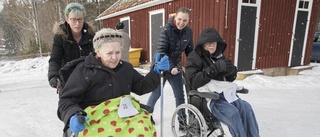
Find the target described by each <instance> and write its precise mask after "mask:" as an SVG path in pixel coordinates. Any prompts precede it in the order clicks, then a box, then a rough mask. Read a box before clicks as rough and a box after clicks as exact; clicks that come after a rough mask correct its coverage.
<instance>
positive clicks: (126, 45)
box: [116, 22, 131, 62]
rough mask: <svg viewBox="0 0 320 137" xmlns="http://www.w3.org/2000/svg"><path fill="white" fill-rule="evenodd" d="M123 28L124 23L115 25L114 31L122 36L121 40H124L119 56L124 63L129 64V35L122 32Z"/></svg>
mask: <svg viewBox="0 0 320 137" xmlns="http://www.w3.org/2000/svg"><path fill="white" fill-rule="evenodd" d="M123 28H124V23H123V22H119V23H118V24H117V25H116V30H117V31H119V32H121V33H122V36H123V39H124V44H123V48H122V51H121V54H122V55H121V59H122V60H124V61H127V62H129V50H130V47H131V44H130V37H129V34H128V33H126V32H125V31H124V29H123Z"/></svg>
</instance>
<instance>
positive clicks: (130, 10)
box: [95, 0, 173, 21]
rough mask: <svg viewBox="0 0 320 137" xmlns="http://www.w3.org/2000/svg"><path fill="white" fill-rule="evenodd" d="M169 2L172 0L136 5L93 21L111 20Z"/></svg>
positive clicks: (158, 0)
mask: <svg viewBox="0 0 320 137" xmlns="http://www.w3.org/2000/svg"><path fill="white" fill-rule="evenodd" d="M171 1H173V0H157V1H150V2H147V3H143V4H141V5H138V6H134V7H131V8H128V9H125V10H122V11H119V12H115V13H112V14H109V15H106V16H103V17H100V18H97V19H95V21H99V20H104V19H108V18H112V17H115V16H119V15H123V14H126V13H130V12H133V11H137V10H141V9H146V8H149V7H152V6H155V5H159V4H163V3H167V2H171Z"/></svg>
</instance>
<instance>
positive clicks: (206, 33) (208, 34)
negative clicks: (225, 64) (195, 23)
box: [195, 28, 227, 58]
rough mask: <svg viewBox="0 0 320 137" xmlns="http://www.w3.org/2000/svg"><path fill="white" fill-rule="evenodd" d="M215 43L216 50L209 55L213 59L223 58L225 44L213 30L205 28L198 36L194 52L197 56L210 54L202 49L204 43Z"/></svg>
mask: <svg viewBox="0 0 320 137" xmlns="http://www.w3.org/2000/svg"><path fill="white" fill-rule="evenodd" d="M209 42H217V50H216V51H215V52H214V53H213V54H212V55H211V56H212V57H214V58H220V57H222V56H223V52H224V51H225V50H226V48H227V44H226V42H225V41H224V40H223V39H222V38H221V36H220V34H219V33H218V31H217V30H215V29H214V28H206V29H204V30H203V31H202V33H201V34H200V36H199V38H198V41H197V43H196V48H195V52H196V53H197V54H198V55H201V54H210V53H209V52H208V51H206V50H205V49H204V48H203V45H204V44H205V43H209Z"/></svg>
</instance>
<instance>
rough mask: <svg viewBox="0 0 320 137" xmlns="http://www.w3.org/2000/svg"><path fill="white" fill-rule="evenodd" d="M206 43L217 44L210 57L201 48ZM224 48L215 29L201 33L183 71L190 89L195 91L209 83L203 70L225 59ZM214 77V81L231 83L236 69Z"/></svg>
mask: <svg viewBox="0 0 320 137" xmlns="http://www.w3.org/2000/svg"><path fill="white" fill-rule="evenodd" d="M208 42H217V50H216V51H215V53H213V54H211V55H210V53H209V52H208V51H206V50H205V49H204V48H203V45H204V44H205V43H208ZM226 47H227V44H226V43H225V41H224V40H223V39H222V38H221V36H220V35H219V33H218V32H217V31H216V30H215V29H213V28H211V29H206V30H204V31H203V32H202V34H201V35H200V37H199V39H198V41H197V45H196V48H195V50H194V51H193V52H191V53H190V55H189V56H188V58H187V61H186V68H185V69H186V76H187V78H188V82H189V86H190V87H189V88H190V89H193V90H196V89H197V88H199V87H201V86H203V85H205V84H207V83H208V82H209V81H210V79H211V78H210V77H209V76H208V75H207V74H206V71H205V69H206V68H208V67H209V66H210V65H212V64H214V62H215V61H217V60H219V59H226V58H225V56H224V55H223V52H224V51H225V49H226ZM214 75H215V77H214V78H213V79H215V80H219V81H225V80H226V81H230V82H232V81H234V80H235V79H236V76H237V68H236V67H234V70H233V73H232V74H230V75H227V76H226V75H225V73H223V72H221V73H217V74H214Z"/></svg>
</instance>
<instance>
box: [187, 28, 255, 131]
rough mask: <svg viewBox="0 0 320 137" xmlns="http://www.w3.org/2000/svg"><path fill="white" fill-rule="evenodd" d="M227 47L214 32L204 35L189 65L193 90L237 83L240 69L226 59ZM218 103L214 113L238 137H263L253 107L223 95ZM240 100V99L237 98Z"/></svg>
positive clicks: (215, 103)
mask: <svg viewBox="0 0 320 137" xmlns="http://www.w3.org/2000/svg"><path fill="white" fill-rule="evenodd" d="M226 47H227V44H226V43H225V41H224V40H223V39H222V38H221V36H220V34H219V33H218V32H217V31H216V30H215V29H214V28H206V29H204V30H203V31H202V33H201V35H200V36H199V38H198V41H197V43H196V47H195V50H194V51H193V52H191V53H190V55H189V56H188V58H187V61H186V68H185V69H186V76H187V78H188V81H189V83H190V88H191V89H192V90H197V89H198V88H201V87H203V86H205V85H206V84H208V83H209V82H210V81H212V80H217V81H229V82H232V81H234V80H235V79H236V76H237V71H238V70H237V68H236V67H235V66H234V65H233V64H232V63H231V60H229V59H226V57H225V56H224V55H223V52H224V51H225V49H226ZM219 95H220V98H219V99H218V100H211V102H210V109H211V112H212V114H213V115H214V116H215V117H216V118H217V119H219V121H221V122H223V123H224V124H226V125H227V126H228V128H229V131H230V132H231V134H232V136H234V137H259V128H258V123H257V120H256V118H255V115H254V112H253V109H252V107H251V105H250V104H249V103H248V102H246V101H244V100H242V99H240V98H237V100H235V101H233V102H230V103H229V102H228V101H229V100H228V99H227V97H225V96H224V94H223V93H220V94H219ZM237 97H238V96H237Z"/></svg>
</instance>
